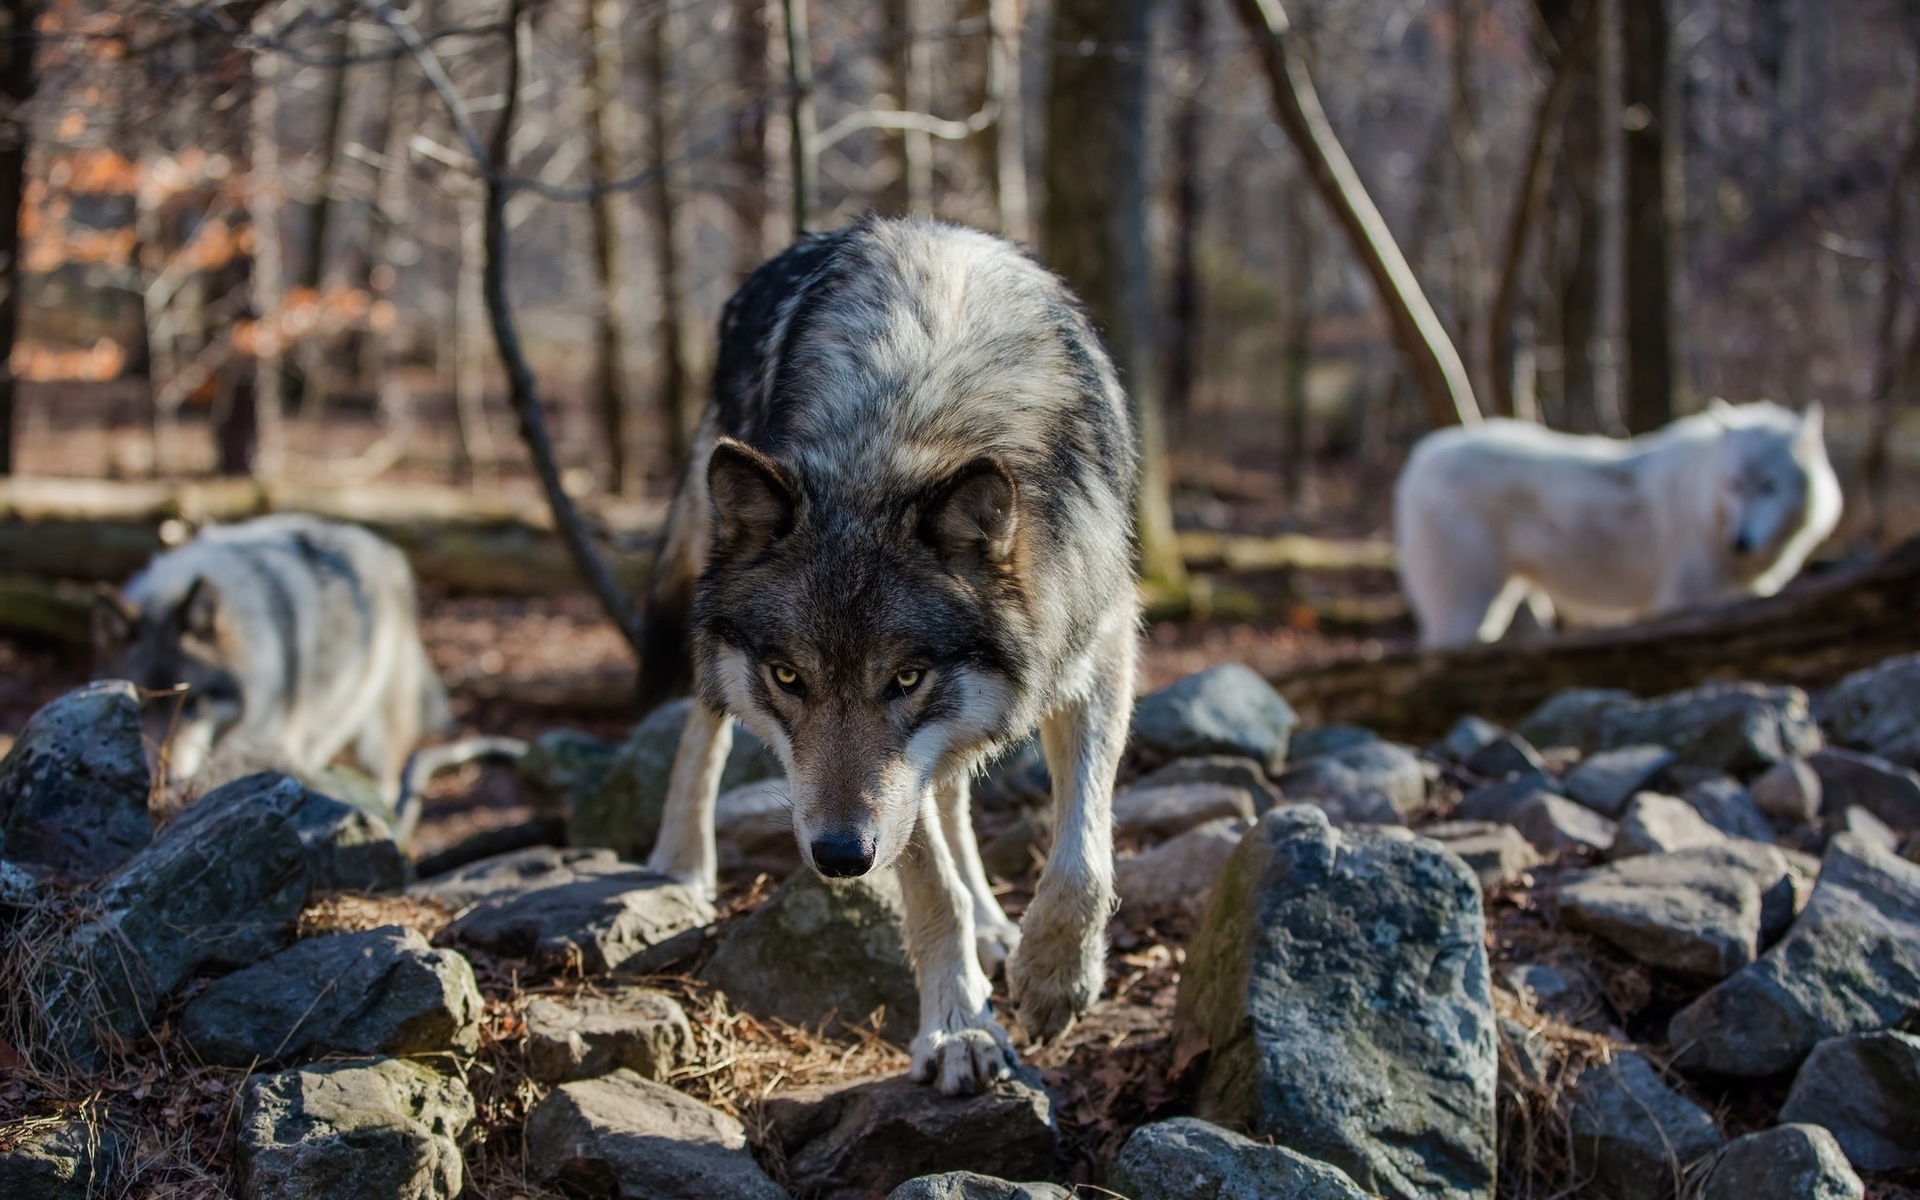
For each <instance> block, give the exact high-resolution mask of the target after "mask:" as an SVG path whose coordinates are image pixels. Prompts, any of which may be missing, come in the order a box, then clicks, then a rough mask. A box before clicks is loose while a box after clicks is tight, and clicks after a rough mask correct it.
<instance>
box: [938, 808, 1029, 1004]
mask: <svg viewBox="0 0 1920 1200" xmlns="http://www.w3.org/2000/svg"><path fill="white" fill-rule="evenodd" d="M938 787H939V792H938V800H939V804H940V830H941V833H942V834H944V835H945V837H946V839H947V849H949V850H950V851H952V852H953V863H954V866H956V867H958V868H959V869H960V878H961V879H962V880H964V881H965V882H966V885H967V894H968V895H970V896H971V897H972V898H973V935H974V943H975V945H976V946H977V947H978V949H979V953H980V969H981V970H982V971H985V972H986V973H987V975H988V976H989V977H991V976H992V975H993V973H994V972H996V971H998V970H999V969H1000V968H1001V967H1003V966H1005V965H1006V962H1007V956H1008V955H1010V954H1012V953H1013V948H1014V947H1015V946H1018V945H1019V944H1020V927H1019V926H1018V925H1015V924H1014V923H1013V922H1012V921H1009V920H1008V919H1007V912H1006V910H1005V909H1003V908H1001V907H1000V898H999V897H998V896H996V895H994V894H993V885H992V884H991V883H989V882H987V869H986V867H985V866H983V865H982V864H981V862H980V843H979V841H978V840H977V839H976V838H975V837H974V836H973V814H972V812H971V808H972V805H971V804H970V803H969V796H968V792H969V791H970V789H971V785H970V783H969V781H968V779H967V776H966V773H965V772H964V771H961V772H955V773H954V774H952V775H949V776H947V777H946V778H945V779H942V780H941V781H940V783H939V785H938Z"/></svg>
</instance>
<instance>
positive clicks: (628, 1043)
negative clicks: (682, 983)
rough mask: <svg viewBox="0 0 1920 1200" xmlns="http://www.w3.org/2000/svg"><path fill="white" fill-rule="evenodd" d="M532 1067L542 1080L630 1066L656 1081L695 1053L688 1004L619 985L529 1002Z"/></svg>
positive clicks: (567, 1079) (529, 1066)
mask: <svg viewBox="0 0 1920 1200" xmlns="http://www.w3.org/2000/svg"><path fill="white" fill-rule="evenodd" d="M526 1021H527V1039H526V1054H527V1073H528V1074H529V1075H531V1076H533V1078H534V1079H536V1080H538V1081H539V1082H541V1083H548V1084H552V1083H567V1082H570V1081H572V1080H575V1079H592V1078H595V1077H597V1076H600V1075H607V1074H611V1073H612V1072H614V1071H617V1070H620V1069H621V1068H625V1069H627V1070H630V1071H633V1072H635V1073H637V1074H639V1075H642V1076H644V1077H645V1078H648V1079H651V1080H653V1081H655V1082H656V1083H665V1082H666V1081H667V1078H668V1076H669V1075H671V1074H672V1073H673V1071H674V1069H675V1068H676V1067H678V1066H680V1065H681V1064H683V1063H685V1062H686V1061H688V1059H690V1058H691V1057H692V1055H693V1027H692V1026H691V1025H690V1024H689V1023H688V1022H687V1014H686V1010H684V1009H682V1008H681V1007H680V1004H679V1002H678V1001H676V1000H675V999H674V998H673V997H672V996H669V995H667V994H666V993H665V992H659V991H655V990H654V989H652V988H640V987H631V988H616V989H614V990H612V991H610V992H608V993H606V994H604V995H593V994H582V995H578V996H568V997H565V998H557V997H550V996H535V997H534V998H533V999H531V1000H529V1001H528V1002H527V1012H526Z"/></svg>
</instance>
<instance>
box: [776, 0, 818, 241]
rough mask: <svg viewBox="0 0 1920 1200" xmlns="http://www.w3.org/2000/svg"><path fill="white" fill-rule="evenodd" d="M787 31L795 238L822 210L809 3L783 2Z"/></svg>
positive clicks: (788, 117)
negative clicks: (816, 146) (808, 23)
mask: <svg viewBox="0 0 1920 1200" xmlns="http://www.w3.org/2000/svg"><path fill="white" fill-rule="evenodd" d="M781 11H782V13H783V14H784V15H785V17H786V29H787V92H788V97H787V127H788V133H787V138H788V141H789V143H790V145H789V147H788V155H789V157H790V158H791V160H792V172H793V236H794V237H795V238H798V237H799V236H800V235H801V234H802V233H805V232H806V231H807V227H808V225H809V223H811V222H812V220H813V217H814V213H815V212H816V211H817V210H818V209H819V207H820V163H819V159H818V156H817V155H816V153H815V151H814V146H813V141H814V135H816V134H817V133H819V131H820V130H819V125H820V121H819V117H818V116H817V115H816V113H815V111H814V101H813V37H812V31H811V30H810V29H809V28H808V25H807V0H781Z"/></svg>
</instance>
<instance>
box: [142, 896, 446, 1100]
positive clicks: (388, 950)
mask: <svg viewBox="0 0 1920 1200" xmlns="http://www.w3.org/2000/svg"><path fill="white" fill-rule="evenodd" d="M482 1007H483V1002H482V1000H481V998H480V986H479V984H478V983H476V982H475V981H474V977H473V968H472V967H470V966H468V965H467V960H466V959H464V958H462V957H460V955H459V954H457V953H455V952H454V951H452V950H437V949H435V948H434V947H432V946H429V945H428V944H427V940H426V939H425V938H423V937H421V936H420V934H419V933H418V932H416V931H414V930H411V929H403V928H401V927H400V926H398V925H388V926H385V927H383V928H380V929H372V930H368V931H366V932H365V933H338V934H333V935H331V936H329V937H317V938H309V939H308V940H306V941H303V942H296V943H295V944H294V945H292V946H290V947H288V948H287V949H285V950H282V951H280V952H279V953H278V954H275V955H274V956H273V957H271V958H268V959H266V960H265V961H263V962H259V963H256V964H254V965H253V966H251V967H245V968H243V969H241V970H239V971H235V972H234V973H233V974H231V975H228V976H226V977H225V978H223V979H218V980H215V981H214V983H213V984H212V986H210V987H208V988H207V990H206V991H204V992H201V993H200V994H199V995H198V996H196V997H194V998H193V1001H192V1002H191V1003H190V1004H188V1005H187V1008H186V1011H185V1012H184V1013H182V1014H181V1019H180V1033H181V1036H183V1037H184V1038H185V1039H186V1041H187V1044H188V1045H189V1046H191V1047H192V1048H193V1051H194V1053H196V1054H198V1055H199V1056H200V1057H201V1058H202V1059H204V1060H206V1061H207V1062H210V1063H217V1064H219V1065H221V1066H228V1067H245V1066H250V1065H252V1064H254V1063H263V1064H264V1063H276V1062H300V1061H305V1060H307V1059H311V1058H318V1057H321V1056H324V1055H331V1054H348V1055H374V1054H391V1055H399V1056H407V1055H428V1054H440V1053H445V1052H448V1051H459V1052H461V1053H464V1054H472V1053H474V1051H476V1050H478V1049H479V1047H480V1014H481V1009H482Z"/></svg>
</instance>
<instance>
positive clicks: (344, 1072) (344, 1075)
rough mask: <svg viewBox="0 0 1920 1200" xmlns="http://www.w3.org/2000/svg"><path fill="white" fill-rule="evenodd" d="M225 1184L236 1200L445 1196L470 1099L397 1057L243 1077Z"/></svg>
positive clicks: (451, 1082) (456, 1186)
mask: <svg viewBox="0 0 1920 1200" xmlns="http://www.w3.org/2000/svg"><path fill="white" fill-rule="evenodd" d="M242 1093H243V1100H242V1105H241V1111H240V1134H239V1139H238V1145H237V1148H236V1153H235V1161H236V1171H235V1182H236V1183H237V1185H238V1192H239V1195H240V1196H241V1198H242V1200H452V1197H454V1196H457V1195H459V1194H460V1191H461V1189H462V1188H463V1187H464V1186H465V1180H466V1166H465V1163H464V1162H463V1161H462V1160H461V1157H460V1147H459V1144H458V1143H459V1138H460V1135H461V1134H462V1133H463V1132H465V1130H466V1128H467V1126H468V1125H470V1124H472V1123H473V1116H474V1108H473V1097H472V1096H470V1095H469V1094H468V1093H467V1089H466V1087H465V1085H463V1084H462V1083H461V1082H460V1080H459V1079H458V1078H456V1077H453V1076H448V1075H441V1074H438V1073H436V1072H434V1071H433V1070H431V1069H429V1068H427V1067H424V1066H422V1065H420V1064H419V1063H414V1062H409V1061H407V1060H405V1059H398V1058H386V1059H370V1060H369V1059H362V1060H348V1061H345V1062H330V1063H316V1064H314V1065H313V1066H310V1067H300V1068H298V1069H296V1070H291V1071H282V1072H280V1073H279V1074H277V1075H253V1076H249V1077H248V1079H247V1082H246V1084H245V1085H244V1087H243V1089H242Z"/></svg>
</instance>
